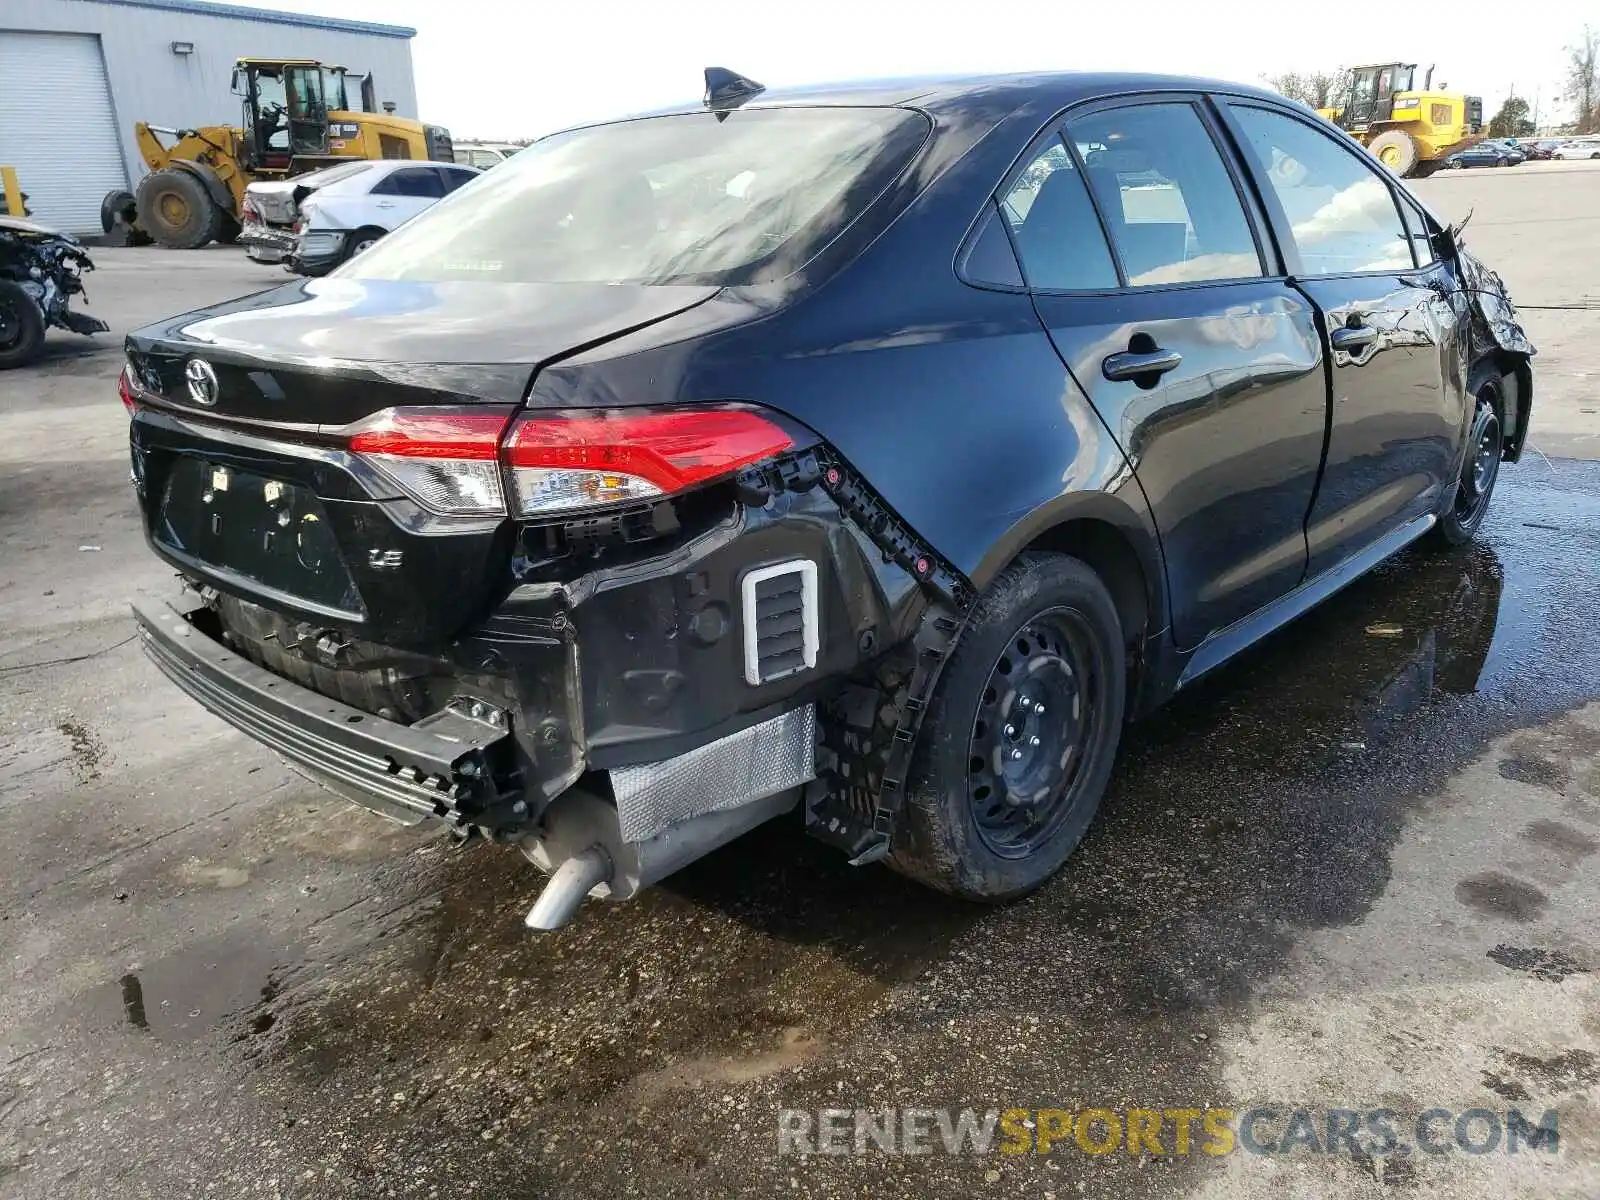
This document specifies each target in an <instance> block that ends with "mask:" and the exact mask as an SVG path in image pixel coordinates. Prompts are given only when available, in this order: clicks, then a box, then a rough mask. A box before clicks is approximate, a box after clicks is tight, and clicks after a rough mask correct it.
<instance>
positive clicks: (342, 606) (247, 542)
mask: <svg viewBox="0 0 1600 1200" xmlns="http://www.w3.org/2000/svg"><path fill="white" fill-rule="evenodd" d="M156 538H157V540H159V541H160V542H162V543H163V544H164V545H166V546H167V547H169V548H170V549H172V550H174V551H176V552H177V553H178V554H181V555H183V556H184V557H186V558H189V559H191V560H193V561H194V562H195V563H197V564H198V565H200V566H202V567H210V568H213V569H215V570H217V571H220V572H226V573H229V574H232V575H236V576H243V577H244V579H246V580H249V581H252V582H254V583H256V584H259V585H261V586H262V587H263V588H265V589H268V590H270V591H273V592H278V593H281V594H284V595H287V596H290V597H294V598H298V599H302V600H307V601H310V602H311V603H313V604H315V605H317V606H319V607H321V608H328V609H336V610H339V611H340V612H345V613H349V614H351V615H352V616H357V617H359V616H360V615H361V614H362V611H363V609H362V604H361V598H360V596H359V595H358V593H357V592H356V587H355V583H354V581H353V580H352V579H351V577H350V572H349V570H348V568H347V567H346V566H345V562H344V558H343V556H342V555H341V554H340V553H339V544H338V541H337V539H336V537H335V535H334V532H333V527H332V526H331V525H330V523H329V521H328V514H327V512H326V510H325V509H324V508H323V505H322V501H321V500H319V499H318V498H317V496H316V494H315V493H314V492H312V491H311V489H309V488H307V487H305V486H303V485H301V484H296V483H290V482H288V481H285V480H279V479H268V478H265V477H263V476H260V475H255V474H252V473H250V472H248V471H241V470H239V469H238V468H236V467H233V466H230V465H227V464H222V463H214V462H209V461H207V460H205V459H203V458H197V457H194V456H192V455H179V456H178V457H177V458H176V459H175V461H174V462H173V463H172V467H171V470H170V471H169V472H168V473H167V479H166V486H165V487H164V488H163V490H162V495H161V506H160V510H159V519H158V520H157V522H156Z"/></svg>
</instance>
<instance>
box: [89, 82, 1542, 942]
mask: <svg viewBox="0 0 1600 1200" xmlns="http://www.w3.org/2000/svg"><path fill="white" fill-rule="evenodd" d="M707 82H708V90H707V95H706V98H705V101H704V102H703V104H702V105H699V106H696V107H693V108H686V109H683V110H681V111H673V112H668V113H663V114H660V115H654V116H649V117H642V118H635V119H630V120H626V121H619V122H614V123H610V124H601V125H596V126H591V127H586V128H582V129H577V130H572V131H569V132H566V133H562V134H558V135H555V136H553V137H550V138H547V139H545V140H544V141H542V142H539V143H536V144H535V145H533V146H532V147H530V148H529V149H527V150H525V151H524V152H523V153H521V154H519V155H517V157H516V158H515V159H513V160H512V161H511V162H509V163H507V164H505V165H504V166H503V167H501V168H499V169H497V170H496V171H494V172H493V173H492V174H490V175H488V176H486V177H485V178H484V179H482V180H481V181H479V183H478V185H477V186H474V187H472V188H469V189H466V190H464V191H462V192H460V193H457V194H456V195H453V196H450V197H447V198H445V199H444V200H443V201H441V202H440V203H439V204H438V205H437V206H435V207H434V208H433V209H431V210H429V212H427V213H425V214H423V215H422V216H421V217H419V218H417V219H416V220H415V221H413V222H411V223H409V224H407V225H406V226H404V227H403V228H402V229H400V230H398V231H396V232H395V233H394V234H393V235H391V236H390V237H389V238H386V239H385V240H384V241H382V242H380V243H379V244H378V245H376V246H374V247H373V248H372V249H371V250H369V251H368V252H367V253H365V254H363V255H361V256H360V257H358V258H356V259H354V260H352V261H351V262H350V263H348V264H346V265H345V266H343V267H341V268H340V269H339V270H337V271H336V272H334V273H333V274H332V275H331V276H329V277H328V278H326V279H321V280H311V281H300V282H297V283H293V284H290V285H287V286H285V287H282V288H279V289H277V290H274V291H270V292H266V293H263V294H261V295H255V296H250V297H246V298H244V299H240V300H236V301H233V302H230V303H227V304H221V305H217V306H215V307H212V308H209V309H205V310H201V311H199V312H194V313H189V314H187V315H184V316H181V317H176V318H173V319H171V320H168V321H165V322H162V323H160V324H158V325H155V326H151V327H149V328H146V329H142V330H140V331H138V332H137V333H135V334H133V335H131V336H130V337H129V338H128V342H127V351H128V364H127V368H126V370H125V371H124V373H123V376H122V381H121V385H120V387H121V391H122V396H123V399H124V402H125V403H126V404H127V406H128V408H129V410H130V412H131V414H132V423H131V438H132V456H133V470H134V477H135V482H136V486H137V488H138V492H139V498H140V503H141V505H142V507H143V512H144V517H145V526H146V531H147V535H148V539H149V543H150V545H151V547H152V548H153V550H154V551H155V553H156V554H158V555H160V556H161V557H162V558H163V559H165V560H166V561H167V562H169V563H170V564H172V565H173V566H174V567H175V568H176V569H177V571H178V572H179V573H180V575H181V578H182V581H183V583H184V584H185V585H186V590H185V591H184V592H183V595H182V598H181V599H178V600H175V601H173V602H170V603H143V604H141V605H139V606H138V607H137V608H136V610H135V612H136V616H137V620H138V623H139V628H140V631H141V633H142V635H143V638H144V644H145V647H146V649H147V651H148V653H149V654H150V656H151V657H152V658H153V659H154V660H155V662H156V664H157V665H158V666H160V668H161V669H162V670H163V671H164V672H165V673H166V674H167V675H168V676H169V677H170V678H171V679H172V680H173V681H175V682H176V683H177V684H178V685H179V686H180V687H181V688H183V689H184V690H185V691H187V692H188V693H189V694H190V695H192V696H193V697H195V698H196V699H197V700H199V701H200V703H202V704H204V705H205V706H206V707H207V708H209V709H211V710H212V711H213V712H215V713H217V714H219V715H221V716H222V717H223V718H224V719H226V720H228V721H230V722H232V723H233V724H234V725H236V726H238V727H239V728H240V729H242V730H244V731H245V732H246V733H248V734H250V735H251V736H253V737H256V738H258V739H260V740H261V741H262V742H264V743H266V744H267V745H269V746H271V747H273V748H275V749H277V750H279V751H280V752H282V753H283V754H284V755H285V756H287V757H288V758H289V759H290V760H292V761H293V762H294V763H296V764H298V765H299V766H300V767H301V768H303V769H305V770H307V771H308V772H310V773H311V774H312V775H313V776H314V777H316V778H318V779H319V780H321V781H323V782H325V783H327V784H328V785H330V786H331V787H334V788H336V789H338V790H340V791H341V792H343V793H344V794H346V795H348V796H350V797H352V798H354V799H356V800H357V801H358V802H360V803H363V804H365V805H367V806H368V807H371V808H375V809H378V810H380V811H387V812H389V813H391V814H392V815H397V816H400V817H401V818H402V819H406V820H421V819H425V818H436V819H438V820H442V821H445V822H449V823H450V824H451V825H453V826H455V827H456V829H457V830H458V832H459V833H460V834H461V835H463V836H465V835H469V834H482V835H486V836H487V837H488V838H491V839H494V840H497V841H501V842H506V843H511V844H514V845H516V846H518V847H520V848H521V849H522V850H523V851H524V852H525V853H526V854H527V855H528V856H529V857H530V858H531V859H532V860H533V861H534V862H536V863H537V864H538V865H539V866H540V867H542V868H543V869H545V870H546V871H549V872H551V873H552V874H553V878H552V880H551V881H550V882H549V883H548V884H547V885H546V886H545V888H544V890H543V892H542V894H541V895H540V896H539V898H538V902H537V903H536V904H535V905H534V907H533V909H532V911H531V912H530V913H529V917H528V923H529V924H530V925H532V926H535V927H540V928H551V927H555V926H558V925H560V924H562V923H564V922H566V921H567V920H570V919H571V917H572V915H573V914H574V912H575V910H576V909H577V907H578V905H579V903H580V902H581V900H582V898H583V897H584V896H585V895H588V894H595V895H600V896H611V897H615V898H626V897H628V896H631V895H633V894H634V893H635V892H637V891H638V890H639V889H640V888H641V887H644V886H646V885H648V884H650V883H652V882H654V881H656V880H659V879H660V878H662V877H663V876H665V875H666V874H668V873H670V872H672V871H674V870H676V869H677V868H678V867H680V866H682V865H684V864H685V863H687V862H689V861H691V860H692V859H694V858H696V857H699V856H700V855H703V854H705V853H706V852H707V851H709V850H710V849H712V848H713V847H716V846H718V845H721V844H723V843H725V842H728V841H730V840H732V839H733V838H734V837H736V836H737V835H738V834H740V833H741V832H743V831H745V830H747V829H749V828H751V827H752V826H754V825H756V824H757V823H760V822H764V821H767V820H769V819H772V818H774V817H778V816H780V815H783V814H787V813H796V814H797V815H796V816H795V817H794V819H795V822H796V825H797V826H799V825H800V824H801V823H802V822H803V825H804V827H805V829H806V830H807V831H808V832H809V833H810V834H811V835H812V836H814V837H817V838H820V839H822V840H823V841H825V842H827V843H829V844H831V845H833V846H835V847H837V848H838V850H839V851H840V852H841V853H843V854H845V855H847V856H848V857H849V859H850V860H851V861H853V862H855V863H858V864H864V863H871V862H878V861H883V862H886V863H888V864H889V865H891V866H892V867H894V868H895V869H896V870H899V871H902V872H904V873H906V874H908V875H910V876H913V877H915V878H916V879H919V880H921V881H923V882H925V883H927V884H929V885H931V886H933V887H935V888H939V889H942V890H944V891H946V892H950V893H953V894H955V895H959V896H964V897H969V898H972V899H977V900H986V901H1002V900H1007V899H1010V898H1013V897H1016V896H1020V895H1022V894H1025V893H1026V892H1028V891H1029V890H1031V889H1033V888H1035V887H1037V886H1038V885H1039V884H1040V883H1042V882H1043V881H1044V880H1045V879H1047V878H1048V877H1049V876H1050V875H1051V873H1052V872H1054V871H1056V870H1057V869H1058V868H1059V867H1060V866H1061V865H1062V864H1063V863H1064V862H1065V861H1066V859H1067V857H1068V855H1069V854H1070V852H1071V851H1072V849H1073V847H1074V846H1075V845H1076V844H1077V843H1078V841H1079V840H1080V838H1081V837H1082V836H1083V833H1084V831H1085V829H1086V828H1087V826H1088V824H1089V822H1090V820H1091V819H1092V817H1093V816H1094V814H1095V810H1096V808H1097V806H1098V805H1099V803H1100V799H1101V795H1102V793H1103V792H1104V790H1105V788H1106V785H1107V780H1108V778H1109V776H1110V773H1111V771H1112V767H1113V761H1114V759H1115V756H1116V752H1117V746H1118V742H1119V738H1120V736H1121V732H1122V729H1123V726H1124V724H1125V722H1127V721H1128V720H1130V719H1133V718H1136V717H1138V716H1140V715H1142V714H1144V713H1147V712H1149V711H1150V710H1151V709H1152V708H1154V707H1155V706H1156V705H1158V704H1160V703H1161V702H1162V701H1164V700H1165V699H1167V698H1168V697H1170V696H1172V695H1173V694H1174V693H1175V692H1176V691H1178V690H1179V689H1181V688H1183V687H1185V686H1187V685H1188V684H1189V683H1191V682H1192V681H1193V680H1195V679H1197V678H1198V677H1200V676H1201V675H1203V674H1205V673H1206V672H1208V671H1211V670H1212V669H1214V668H1216V667H1218V666H1219V665H1221V664H1222V663H1224V662H1226V661H1227V660H1229V659H1230V658H1231V657H1233V656H1234V655H1236V654H1238V653H1239V652H1240V651H1241V650H1243V649H1245V648H1246V647H1248V646H1250V645H1251V644H1252V643H1254V642H1256V641H1258V640H1259V639H1261V638H1262V637H1264V636H1266V635H1267V634H1269V633H1270V632H1272V631H1273V630H1275V629H1277V628H1279V627H1280V626H1282V625H1284V624H1285V623H1286V622H1288V621H1290V620H1291V619H1292V618H1294V617H1295V616H1297V615H1299V614H1301V613H1303V612H1305V611H1306V610H1307V609H1309V608H1310V607H1312V606H1313V605H1315V604H1317V603H1319V602H1320V601H1322V600H1323V599H1326V598H1327V597H1328V596H1330V595H1332V594H1333V593H1334V592H1336V591H1338V590H1339V589H1340V588H1342V587H1343V586H1345V585H1346V584H1348V583H1349V582H1351V581H1352V580H1354V579H1356V578H1357V577H1358V576H1360V575H1362V574H1364V573H1365V572H1367V571H1369V570H1371V569H1372V568H1373V567H1374V566H1376V565H1377V564H1379V563H1381V562H1383V561H1384V560H1386V559H1388V558H1390V557H1391V556H1393V555H1394V554H1395V553H1396V552H1398V551H1399V550H1401V549H1402V548H1404V547H1406V546H1408V545H1410V544H1411V543H1413V542H1415V541H1417V540H1418V539H1422V538H1428V539H1430V540H1431V541H1433V542H1434V543H1436V544H1437V545H1438V546H1439V547H1440V548H1441V549H1442V551H1443V552H1449V549H1450V547H1452V546H1458V545H1461V544H1463V543H1466V542H1468V541H1469V540H1470V539H1472V537H1473V536H1474V534H1475V532H1476V531H1477V529H1478V527H1479V525H1480V523H1481V522H1482V521H1483V519H1484V514H1485V511H1486V510H1487V508H1488V505H1489V503H1490V499H1491V496H1492V494H1493V491H1494V485H1495V480H1496V477H1497V473H1498V470H1499V468H1500V464H1501V463H1502V462H1505V461H1515V460H1516V459H1517V457H1518V455H1519V454H1520V453H1521V450H1522V446H1523V442H1524V438H1525V436H1526V433H1527V428H1528V416H1529V410H1530V406H1531V403H1532V399H1533V386H1532V382H1533V377H1532V373H1531V366H1530V361H1531V356H1532V354H1533V347H1532V346H1531V345H1529V343H1528V341H1527V339H1526V337H1525V336H1524V335H1523V333H1522V330H1521V328H1520V326H1519V325H1518V324H1517V321H1516V314H1515V310H1514V309H1513V308H1512V307H1511V304H1510V301H1509V299H1508V298H1507V297H1506V295H1505V290H1504V288H1503V286H1502V285H1501V284H1500V283H1499V281H1498V279H1496V278H1495V277H1493V276H1492V274H1490V273H1488V272H1487V271H1486V270H1485V269H1484V268H1482V267H1481V266H1480V265H1479V264H1477V263H1476V262H1475V261H1474V260H1472V259H1471V258H1470V257H1469V256H1467V255H1466V253H1465V252H1464V251H1463V250H1462V249H1461V247H1460V245H1459V239H1458V237H1457V235H1456V234H1457V231H1453V230H1451V229H1449V228H1446V227H1445V226H1443V225H1442V224H1441V223H1440V222H1438V221H1437V220H1435V219H1434V218H1433V217H1432V216H1431V215H1430V214H1429V213H1428V212H1426V211H1425V210H1424V209H1423V208H1422V207H1421V206H1420V205H1419V204H1418V203H1417V202H1416V200H1415V199H1414V198H1413V197H1412V196H1411V195H1410V193H1409V192H1407V191H1406V190H1405V188H1404V186H1403V185H1401V184H1400V183H1398V182H1397V181H1396V180H1395V179H1393V178H1392V177H1391V176H1390V175H1389V174H1388V172H1386V171H1385V170H1384V169H1383V167H1382V166H1381V165H1379V164H1378V163H1377V162H1376V161H1375V160H1373V159H1372V158H1370V157H1369V156H1368V155H1367V154H1366V153H1365V152H1364V151H1363V150H1362V149H1361V148H1360V147H1359V146H1357V145H1356V144H1355V143H1353V142H1352V141H1350V140H1349V139H1348V138H1347V137H1346V136H1345V135H1343V134H1342V133H1340V132H1339V131H1338V130H1336V129H1334V128H1333V127H1331V126H1329V125H1327V124H1326V123H1325V122H1322V121H1319V120H1318V119H1317V118H1316V117H1315V116H1314V115H1313V114H1310V113H1308V112H1304V111H1302V110H1300V109H1299V108H1297V107H1296V106H1294V105H1291V104H1289V103H1287V102H1285V101H1283V100H1282V99H1281V98H1279V97H1277V96H1275V95H1272V94H1270V93H1266V92H1263V91H1260V90H1257V89H1253V88H1245V87H1236V86H1232V85H1225V84H1216V83H1209V82H1204V81H1195V80H1187V79H1177V78H1166V77H1153V76H1127V75H1102V74H1078V75H1041V76H1026V77H1003V78H990V79H983V80H962V81H958V82H927V83H912V84H906V83H898V84H882V85H878V84H864V85H855V86H850V87H839V88H828V89H816V90H810V91H796V92H792V93H787V94H775V93H772V92H767V91H764V90H762V89H761V88H760V86H759V85H757V84H754V83H752V82H750V81H749V80H745V79H742V78H740V77H738V76H733V75H731V74H728V73H725V72H712V73H708V81H707Z"/></svg>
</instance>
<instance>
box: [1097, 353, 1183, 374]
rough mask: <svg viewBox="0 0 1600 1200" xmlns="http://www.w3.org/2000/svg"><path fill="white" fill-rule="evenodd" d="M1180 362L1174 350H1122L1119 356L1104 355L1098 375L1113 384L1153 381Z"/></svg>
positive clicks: (1181, 358) (1181, 356)
mask: <svg viewBox="0 0 1600 1200" xmlns="http://www.w3.org/2000/svg"><path fill="white" fill-rule="evenodd" d="M1182 361H1183V355H1181V354H1179V353H1178V352H1177V351H1176V350H1163V349H1161V348H1160V347H1159V346H1157V347H1156V348H1155V349H1154V350H1146V351H1138V350H1124V351H1122V352H1121V353H1120V354H1108V355H1106V357H1105V361H1104V362H1102V363H1101V364H1100V373H1101V374H1103V375H1104V376H1105V377H1106V378H1107V379H1109V380H1111V381H1112V382H1114V383H1120V382H1122V381H1123V380H1126V379H1132V380H1135V381H1138V380H1143V379H1150V380H1155V379H1157V378H1159V377H1160V376H1162V375H1165V374H1166V373H1167V372H1168V371H1170V370H1172V369H1173V368H1174V367H1176V366H1177V365H1178V364H1179V363H1181V362H1182Z"/></svg>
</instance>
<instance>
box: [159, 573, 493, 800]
mask: <svg viewBox="0 0 1600 1200" xmlns="http://www.w3.org/2000/svg"><path fill="white" fill-rule="evenodd" d="M201 607H202V606H200V605H198V604H197V605H195V606H194V608H191V609H181V608H178V607H174V606H173V605H172V604H169V603H167V602H165V601H159V600H157V601H144V602H140V603H136V604H134V606H133V616H134V620H135V621H136V622H137V623H138V626H139V635H140V638H141V640H142V641H143V644H144V649H145V653H146V654H148V655H149V656H150V658H151V660H152V661H153V662H154V663H155V664H156V666H158V667H160V668H161V671H162V672H163V673H164V674H165V675H166V676H167V677H168V678H169V679H171V680H172V681H173V682H174V683H176V684H177V685H178V686H179V687H180V688H182V689H183V690H184V691H185V692H187V693H188V694H189V695H190V696H192V697H193V698H194V699H195V700H197V701H199V702H200V704H201V705H203V706H204V707H205V708H207V709H209V710H210V711H211V712H213V713H215V714H216V715H217V716H219V717H221V718H222V719H223V720H224V721H227V722H228V723H229V724H230V725H233V726H235V727H236V728H238V729H240V730H242V731H243V732H245V733H247V734H249V735H250V736H251V737H253V738H255V739H256V740H257V741H258V742H261V743H263V744H264V745H266V746H269V747H271V748H272V749H274V750H276V751H278V752H279V753H280V754H282V755H284V756H285V757H286V758H289V759H291V760H292V761H294V762H295V763H298V764H300V765H301V766H303V767H305V768H306V769H308V770H309V771H311V772H312V773H313V774H315V775H317V776H319V777H321V778H324V779H326V780H328V781H330V782H332V783H334V784H336V785H341V786H340V790H341V791H347V790H348V789H355V790H357V791H359V792H364V793H367V794H370V795H371V796H374V797H376V798H377V799H379V800H381V801H384V802H386V803H388V804H389V805H393V806H397V807H399V808H401V809H404V810H408V811H410V812H412V813H416V814H418V815H425V816H436V817H444V816H449V815H451V814H453V813H462V814H467V815H470V814H471V813H473V812H476V811H478V810H480V809H481V807H482V806H483V805H484V803H486V802H489V801H491V800H492V799H493V797H494V792H495V789H494V787H493V785H492V783H491V782H490V779H491V776H490V771H491V762H490V759H489V754H488V751H489V750H490V748H491V747H493V746H495V745H496V744H497V743H499V742H501V741H504V740H506V739H508V738H509V737H510V734H509V733H508V732H507V731H506V730H505V729H504V728H499V729H497V728H493V727H490V726H487V725H483V726H479V724H478V723H477V722H472V721H466V720H451V721H449V722H447V723H446V724H445V725H444V726H443V727H441V729H439V730H433V729H428V728H425V727H424V726H422V725H420V724H419V725H401V724H398V723H397V722H394V721H387V720H385V719H383V718H382V717H377V716H374V715H372V714H371V713H366V712H362V711H361V710H360V709H357V708H352V707H350V706H349V705H347V704H341V703H340V702H339V701H337V700H333V699H330V698H328V697H326V696H323V695H320V694H318V693H317V692H313V691H311V690H310V689H308V688H303V687H301V686H299V685H298V684H296V683H293V682H291V681H290V680H287V679H283V678H280V677H279V676H277V675H274V674H272V672H270V671H267V670H264V669H263V668H261V667H258V666H256V665H255V664H254V663H253V662H250V661H249V660H248V659H246V658H244V657H242V656H241V655H238V654H235V653H234V652H233V651H232V650H230V649H229V648H228V647H226V646H224V645H222V644H221V643H220V642H217V641H215V640H213V639H212V638H211V637H209V636H208V635H207V634H206V633H205V632H204V631H203V630H201V629H198V628H196V627H195V626H194V625H193V624H191V623H190V620H189V616H190V614H191V613H192V612H194V611H198V610H199V609H200V608H201Z"/></svg>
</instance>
